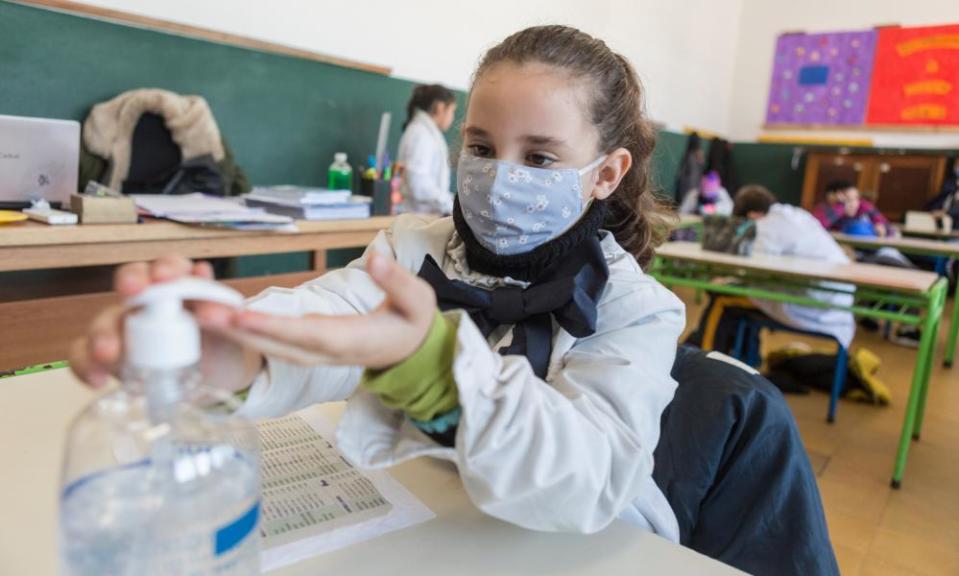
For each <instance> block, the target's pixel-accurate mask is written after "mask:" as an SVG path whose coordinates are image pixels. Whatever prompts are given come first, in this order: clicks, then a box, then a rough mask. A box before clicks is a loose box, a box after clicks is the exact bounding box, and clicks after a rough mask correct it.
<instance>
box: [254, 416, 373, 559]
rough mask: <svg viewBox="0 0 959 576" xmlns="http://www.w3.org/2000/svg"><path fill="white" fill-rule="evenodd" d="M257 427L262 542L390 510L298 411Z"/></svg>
mask: <svg viewBox="0 0 959 576" xmlns="http://www.w3.org/2000/svg"><path fill="white" fill-rule="evenodd" d="M257 428H258V429H259V432H260V447H261V469H262V473H263V476H262V481H263V507H262V513H263V517H262V518H261V519H260V534H261V536H262V537H263V538H264V539H265V540H264V547H267V548H269V547H271V546H277V545H281V544H286V543H288V542H292V541H294V540H297V539H299V538H300V537H302V536H303V534H304V533H309V534H318V533H320V532H325V531H328V530H332V529H334V528H337V527H340V526H343V525H347V524H356V523H359V522H362V521H364V520H368V519H370V518H374V517H376V516H382V515H384V514H386V513H387V512H389V511H390V508H391V505H390V503H389V502H387V501H386V498H384V497H383V495H382V494H380V492H379V491H378V490H377V489H376V486H374V485H373V482H371V481H370V480H369V479H368V478H366V477H365V476H364V475H363V474H362V473H361V472H360V471H359V470H357V469H356V468H354V467H353V465H352V464H350V463H349V462H347V461H346V459H344V458H343V457H342V456H341V455H340V454H339V452H337V451H336V449H335V448H334V447H333V445H332V444H330V443H329V442H328V441H326V440H325V439H324V438H323V437H322V436H320V435H319V434H318V433H317V432H316V431H315V430H313V428H312V427H311V426H310V425H309V424H307V423H306V421H304V420H303V419H302V418H300V417H299V416H296V415H293V416H287V417H286V418H281V419H278V420H269V421H267V422H263V423H262V424H260V425H259V426H257Z"/></svg>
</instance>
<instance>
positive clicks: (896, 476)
mask: <svg viewBox="0 0 959 576" xmlns="http://www.w3.org/2000/svg"><path fill="white" fill-rule="evenodd" d="M651 274H652V275H653V276H654V277H655V278H656V279H657V280H659V281H660V282H662V283H663V284H664V285H666V286H669V287H672V286H684V287H688V288H693V289H696V290H703V291H706V292H712V293H715V294H729V295H735V296H745V297H750V298H761V299H764V300H772V301H777V302H785V303H790V304H799V305H802V306H810V307H814V308H824V309H825V308H829V309H837V310H845V311H848V312H851V313H853V314H855V315H856V316H860V317H864V318H873V319H876V320H889V321H893V322H901V323H903V324H908V325H911V326H919V327H920V328H921V330H922V337H921V338H920V341H919V350H918V353H917V355H916V365H915V368H914V369H913V373H912V384H911V386H910V388H909V399H908V401H907V403H906V415H905V418H904V419H903V423H902V434H901V435H900V437H899V450H898V452H897V454H896V461H895V465H894V467H893V473H892V483H891V484H892V487H893V488H899V487H900V486H901V484H902V479H903V476H904V475H905V471H906V460H907V458H908V456H909V444H910V439H912V440H917V441H918V440H919V435H920V432H921V430H922V421H923V416H924V415H925V406H926V396H927V395H928V392H929V378H930V374H931V367H932V360H933V356H934V351H935V345H936V340H937V335H938V333H939V323H940V321H941V319H942V313H943V310H944V308H945V301H946V291H947V290H948V282H947V281H946V279H945V278H939V279H938V280H936V282H935V283H934V284H933V285H932V286H931V287H930V288H929V289H928V290H926V291H925V292H922V293H916V292H903V291H897V290H891V289H881V288H876V287H874V286H858V285H857V286H855V287H852V289H851V290H842V289H838V288H832V287H826V286H823V285H822V284H821V280H817V279H815V278H808V279H804V278H799V277H795V278H790V277H785V276H781V275H777V274H773V273H768V272H760V271H756V270H751V269H747V268H741V267H737V266H734V265H729V264H713V263H703V262H696V261H692V260H686V259H682V258H671V257H663V256H657V258H656V260H655V261H654V263H653V267H652V269H651ZM807 290H816V291H818V292H835V293H843V294H849V295H850V296H851V297H852V298H851V304H850V305H848V306H841V305H835V304H832V303H829V302H824V301H822V300H817V299H815V298H812V297H810V296H808V295H807V294H806V291H807ZM890 307H894V308H895V309H892V310H890V309H888V308H890Z"/></svg>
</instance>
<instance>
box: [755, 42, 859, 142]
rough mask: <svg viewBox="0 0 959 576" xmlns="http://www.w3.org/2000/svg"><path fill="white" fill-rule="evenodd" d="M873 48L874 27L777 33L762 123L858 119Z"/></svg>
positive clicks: (805, 122) (803, 122)
mask: <svg viewBox="0 0 959 576" xmlns="http://www.w3.org/2000/svg"><path fill="white" fill-rule="evenodd" d="M875 48H876V32H875V30H865V31H861V32H834V33H826V34H784V35H782V36H780V37H779V40H778V41H777V42H776V56H775V62H774V63H773V78H772V83H771V85H770V88H769V104H768V106H767V108H766V123H767V124H838V125H843V124H845V125H850V124H862V123H863V121H864V119H865V116H866V103H867V102H868V100H869V80H870V76H871V75H872V61H873V52H874V50H875Z"/></svg>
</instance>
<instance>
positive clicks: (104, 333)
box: [87, 306, 126, 368]
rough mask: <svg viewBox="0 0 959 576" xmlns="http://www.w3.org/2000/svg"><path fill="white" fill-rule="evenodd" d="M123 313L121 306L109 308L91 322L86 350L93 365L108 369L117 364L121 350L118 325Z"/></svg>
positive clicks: (119, 326)
mask: <svg viewBox="0 0 959 576" xmlns="http://www.w3.org/2000/svg"><path fill="white" fill-rule="evenodd" d="M125 312H126V310H125V309H124V308H123V306H111V307H109V308H107V309H106V310H104V311H103V312H101V313H100V315H99V316H97V317H96V318H95V319H94V320H93V324H91V326H90V332H89V339H88V340H87V350H88V353H89V356H90V359H91V360H92V361H93V362H94V363H96V364H100V365H103V366H104V367H107V368H110V367H113V366H114V365H115V364H116V363H117V362H119V360H120V354H121V352H122V350H123V344H122V342H121V341H120V334H121V325H120V324H121V322H122V321H123V316H124V314H125Z"/></svg>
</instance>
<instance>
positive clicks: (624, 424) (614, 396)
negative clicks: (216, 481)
mask: <svg viewBox="0 0 959 576" xmlns="http://www.w3.org/2000/svg"><path fill="white" fill-rule="evenodd" d="M604 234H605V237H604V239H603V240H602V248H603V251H604V254H605V256H606V260H607V263H608V265H609V270H610V277H609V282H608V284H607V286H606V288H605V290H604V292H603V294H602V297H601V299H600V301H599V304H598V322H597V329H596V333H595V334H594V335H592V336H589V337H587V338H582V339H577V338H574V337H573V336H571V335H570V334H569V333H567V332H566V331H564V330H563V329H561V328H559V327H558V326H556V325H555V324H554V338H553V351H552V356H551V358H550V363H549V370H548V375H547V377H546V380H545V381H544V380H542V379H540V378H538V377H537V376H536V375H535V374H534V373H533V371H532V369H531V367H530V364H529V361H528V360H527V359H526V358H525V357H522V356H501V355H500V354H498V353H496V352H495V351H494V350H496V349H498V348H499V347H501V346H503V345H508V344H509V340H510V336H509V334H507V335H505V336H502V337H500V338H499V340H498V341H497V342H495V343H492V349H491V343H490V342H487V340H486V339H485V338H483V336H482V335H481V334H480V332H479V330H478V329H477V328H476V326H475V325H474V324H473V321H472V320H471V319H470V318H469V316H467V315H466V314H465V313H463V312H461V311H455V312H449V313H447V314H449V315H450V316H449V317H451V318H452V319H453V320H454V321H455V322H457V323H458V326H459V328H458V330H457V332H456V338H457V341H458V344H457V347H456V355H455V358H454V361H453V377H454V379H455V381H456V386H457V387H458V391H459V401H460V406H461V408H462V417H461V420H460V424H459V429H458V432H457V437H456V446H455V447H453V448H447V447H444V446H440V445H438V444H436V443H435V442H433V441H432V440H431V439H430V438H429V437H427V436H426V435H424V434H423V433H422V432H420V431H419V430H418V429H417V428H415V427H414V426H413V425H412V424H411V423H410V422H409V421H408V419H406V418H405V416H404V415H403V413H401V412H399V411H394V410H390V409H387V408H384V407H383V405H382V404H380V402H379V400H378V399H377V398H376V397H375V396H374V395H372V394H370V393H369V392H367V391H365V390H364V389H362V388H358V386H357V383H358V381H359V379H360V375H361V368H358V367H331V366H319V367H312V368H304V367H300V366H296V365H293V364H289V363H286V362H283V361H280V360H277V359H274V358H269V359H268V360H267V365H266V368H265V370H264V371H263V372H262V373H261V374H260V375H259V376H258V377H257V378H256V380H255V381H254V383H253V386H252V388H251V390H250V394H249V396H248V399H247V402H246V404H245V405H244V407H243V409H242V410H243V411H244V412H245V413H246V414H247V415H248V416H252V417H275V416H280V415H282V414H286V413H288V412H291V411H294V410H297V409H299V408H303V407H305V406H309V405H311V404H314V403H318V402H325V401H331V400H342V399H345V398H350V401H349V403H348V404H347V408H346V410H345V412H344V415H343V417H342V419H341V421H340V424H339V428H338V430H337V445H338V447H339V449H340V450H341V451H342V452H343V453H344V454H345V455H346V456H347V457H348V458H350V459H351V460H352V461H354V462H355V463H357V464H358V465H360V466H363V467H372V468H379V467H386V466H391V465H393V464H397V463H399V462H402V461H404V460H407V459H410V458H414V457H416V456H422V455H428V456H434V457H438V458H443V459H446V460H450V461H453V462H455V463H456V465H457V467H458V469H459V473H460V476H461V478H462V481H463V485H464V487H465V489H466V491H467V493H468V494H469V496H470V498H471V499H472V501H473V502H474V503H475V504H476V506H477V507H478V508H479V509H481V510H483V511H484V512H486V513H487V514H490V515H491V516H495V517H497V518H500V519H503V520H505V521H508V522H512V523H513V524H517V525H520V526H524V527H526V528H530V529H535V530H550V531H568V532H587V533H588V532H595V531H598V530H601V529H602V528H604V527H605V526H607V525H608V524H609V523H610V522H612V521H613V519H614V518H616V517H620V518H623V519H626V520H628V521H630V522H633V523H635V524H638V525H640V526H642V527H644V528H646V529H647V530H651V531H654V532H656V533H658V534H660V535H662V536H664V537H666V538H668V539H671V540H673V541H678V538H679V533H678V526H677V522H676V517H675V515H674V514H673V512H672V509H671V508H670V506H669V503H668V502H667V500H666V498H665V496H664V495H663V493H662V492H661V491H660V490H659V488H658V487H657V486H656V484H655V483H654V482H653V479H652V477H651V473H652V470H653V450H654V449H655V448H656V444H657V442H658V441H659V430H660V416H661V415H662V412H663V409H664V408H665V407H666V406H667V405H668V404H669V402H670V401H671V400H672V397H673V392H674V391H675V387H676V383H675V381H674V380H673V379H672V377H671V376H670V370H671V368H672V365H673V360H674V356H675V354H676V342H677V339H678V337H679V335H680V332H681V331H682V329H683V325H684V321H685V312H684V308H683V304H682V302H681V301H680V300H679V299H678V298H677V297H676V296H675V295H673V293H672V292H670V291H668V290H666V289H665V288H663V287H662V286H661V285H660V284H659V283H657V282H656V281H655V280H654V279H653V278H651V277H650V276H647V275H646V274H644V273H643V271H642V270H641V269H640V267H639V266H638V265H637V263H636V260H635V259H634V258H633V257H632V256H630V255H629V254H628V253H626V252H625V251H624V250H623V249H622V248H620V246H619V245H618V244H617V243H616V241H615V239H614V238H613V236H612V234H609V233H604ZM370 250H376V251H378V252H381V253H386V254H391V255H393V256H394V257H395V258H396V259H397V261H398V262H400V263H401V264H402V265H403V266H404V267H405V268H407V269H409V270H411V271H418V270H419V268H420V266H421V264H422V262H423V259H424V257H425V256H426V255H427V254H430V255H432V256H433V257H434V258H435V259H436V261H437V262H438V263H439V264H440V266H441V268H442V269H443V271H444V273H445V274H446V275H447V276H448V277H450V278H458V279H461V280H463V281H465V282H468V283H470V284H472V285H475V286H481V287H486V288H492V287H494V286H497V285H502V284H503V283H504V280H501V279H498V278H493V277H490V276H485V275H482V274H479V273H476V272H473V271H471V270H470V269H469V267H468V265H467V262H466V251H465V246H464V244H463V242H462V240H461V239H460V238H459V236H458V235H457V234H455V233H454V229H453V224H452V221H451V219H450V218H443V219H427V218H425V217H421V216H409V215H407V216H401V217H400V218H399V219H397V221H396V222H395V224H394V225H393V227H392V228H391V229H390V230H389V231H386V232H382V233H380V234H379V236H377V238H376V239H375V240H374V241H373V243H372V244H371V245H370V247H369V248H368V249H367V253H369V251H370ZM381 299H382V292H381V291H380V290H379V289H378V288H377V287H376V286H375V284H374V283H373V281H372V279H370V278H369V276H368V275H367V274H366V272H365V268H364V262H363V258H360V259H359V260H357V261H355V262H352V263H351V264H350V265H349V266H347V267H346V268H343V269H340V270H334V271H332V272H329V273H327V274H325V275H324V276H322V277H320V278H317V279H316V280H313V281H311V282H308V283H306V284H304V285H302V286H300V287H298V288H296V289H285V288H270V289H268V290H266V291H264V292H263V293H261V294H260V295H258V296H256V297H255V298H253V299H252V301H251V307H252V308H253V309H256V310H262V311H269V312H273V313H277V314H291V315H299V314H305V313H310V312H316V313H325V314H354V313H364V312H367V311H369V310H371V309H373V308H374V307H375V306H376V305H377V304H379V302H380V301H381ZM502 332H503V331H496V332H494V337H495V336H496V335H499V334H501V333H502ZM507 332H508V331H507Z"/></svg>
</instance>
